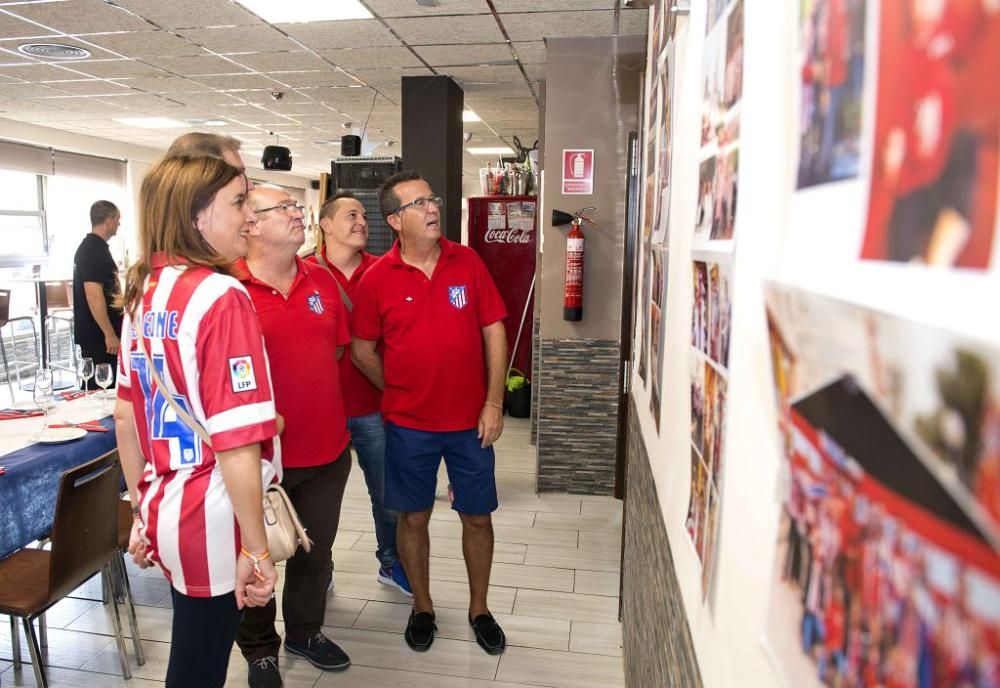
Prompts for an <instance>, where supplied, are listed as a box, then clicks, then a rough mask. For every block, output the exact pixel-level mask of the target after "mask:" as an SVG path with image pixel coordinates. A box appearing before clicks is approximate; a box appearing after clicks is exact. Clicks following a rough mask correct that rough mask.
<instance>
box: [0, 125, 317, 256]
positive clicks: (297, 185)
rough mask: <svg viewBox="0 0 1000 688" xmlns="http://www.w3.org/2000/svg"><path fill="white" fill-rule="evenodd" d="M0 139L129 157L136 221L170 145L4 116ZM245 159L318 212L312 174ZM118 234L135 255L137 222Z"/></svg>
mask: <svg viewBox="0 0 1000 688" xmlns="http://www.w3.org/2000/svg"><path fill="white" fill-rule="evenodd" d="M178 135H179V134H178ZM0 139H4V140H8V141H17V142H20V143H30V144H34V145H37V146H51V147H52V148H58V149H60V150H64V151H70V152H73V153H84V154H87V155H97V156H102V157H109V158H118V159H120V160H127V161H128V173H127V181H126V184H127V186H128V189H129V195H128V197H129V198H131V199H132V206H131V207H128V208H122V214H123V216H124V217H125V218H133V221H134V218H136V217H137V216H138V214H137V213H136V212H135V207H136V205H137V204H138V199H139V187H140V185H141V184H142V176H143V175H144V174H145V173H146V170H147V169H148V168H149V165H150V163H152V162H153V161H154V160H156V159H157V158H158V157H160V156H161V155H163V153H165V152H166V148H155V147H150V146H138V145H134V144H129V143H121V142H119V141H114V140H112V139H102V138H98V137H95V136H85V135H83V134H74V133H70V132H66V131H60V130H58V129H52V128H50V127H42V126H38V125H34V124H28V123H26V122H17V121H14V120H9V119H3V118H0ZM244 162H245V163H246V164H247V168H248V170H249V173H250V175H251V176H252V177H253V178H254V179H260V180H263V181H268V182H272V183H274V184H278V185H280V186H286V187H290V188H291V189H293V190H294V191H293V195H294V196H296V198H299V199H300V200H302V201H303V202H304V203H305V205H306V207H307V208H309V207H312V208H313V209H314V210H315V211H316V212H317V213H318V211H319V207H318V202H319V192H318V191H315V190H313V189H312V188H311V186H310V181H311V178H310V177H302V176H299V175H293V174H291V173H288V172H274V171H271V170H264V169H261V168H260V161H259V160H253V159H251V158H249V157H247V156H244ZM2 165H3V161H2V160H0V166H2ZM307 212H308V210H307ZM118 235H119V237H120V238H121V242H122V246H123V248H125V249H126V250H127V251H128V253H129V257H130V258H131V257H133V256H135V251H136V226H135V225H134V224H127V223H123V225H122V227H121V228H120V229H119V234H118Z"/></svg>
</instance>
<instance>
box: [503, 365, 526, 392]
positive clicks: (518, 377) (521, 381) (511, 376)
mask: <svg viewBox="0 0 1000 688" xmlns="http://www.w3.org/2000/svg"><path fill="white" fill-rule="evenodd" d="M526 384H528V378H526V377H525V376H524V373H522V372H521V371H520V370H517V369H513V368H512V369H511V371H510V372H509V373H508V374H507V391H508V392H511V393H513V392H516V391H517V390H519V389H521V388H522V387H524V386H525V385H526Z"/></svg>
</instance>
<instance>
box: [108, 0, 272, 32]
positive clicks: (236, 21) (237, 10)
mask: <svg viewBox="0 0 1000 688" xmlns="http://www.w3.org/2000/svg"><path fill="white" fill-rule="evenodd" d="M115 2H116V3H118V4H119V5H121V6H123V7H125V8H126V9H128V10H130V11H132V12H135V13H136V14H138V15H139V16H141V17H144V18H146V19H148V20H150V21H152V22H154V23H156V24H159V25H160V26H163V27H165V28H168V29H181V28H192V27H201V26H227V25H233V26H247V25H253V24H262V23H263V22H262V21H261V19H260V18H259V17H257V15H255V14H253V13H252V12H250V11H249V10H247V9H246V8H244V7H243V6H242V5H240V4H238V3H235V2H230V0H169V1H166V2H165V1H164V0H115Z"/></svg>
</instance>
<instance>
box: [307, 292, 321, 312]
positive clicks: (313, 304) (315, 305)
mask: <svg viewBox="0 0 1000 688" xmlns="http://www.w3.org/2000/svg"><path fill="white" fill-rule="evenodd" d="M309 310H311V311H312V312H313V313H315V314H316V315H323V299H321V298H320V297H319V293H318V292H317V293H315V294H310V295H309Z"/></svg>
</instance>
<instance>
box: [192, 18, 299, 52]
mask: <svg viewBox="0 0 1000 688" xmlns="http://www.w3.org/2000/svg"><path fill="white" fill-rule="evenodd" d="M177 33H179V34H180V35H182V36H184V38H187V39H188V40H190V41H193V42H195V43H197V44H199V45H201V46H203V47H205V48H208V49H209V50H211V51H213V52H217V53H245V52H250V51H255V52H272V51H278V50H292V49H294V48H295V47H297V46H296V45H295V43H294V42H292V41H291V40H289V38H288V36H286V35H284V34H283V33H281V32H280V31H278V30H277V29H275V28H273V27H271V26H269V25H267V24H260V25H257V26H236V27H229V26H226V27H214V28H211V29H180V30H178V32H177Z"/></svg>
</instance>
